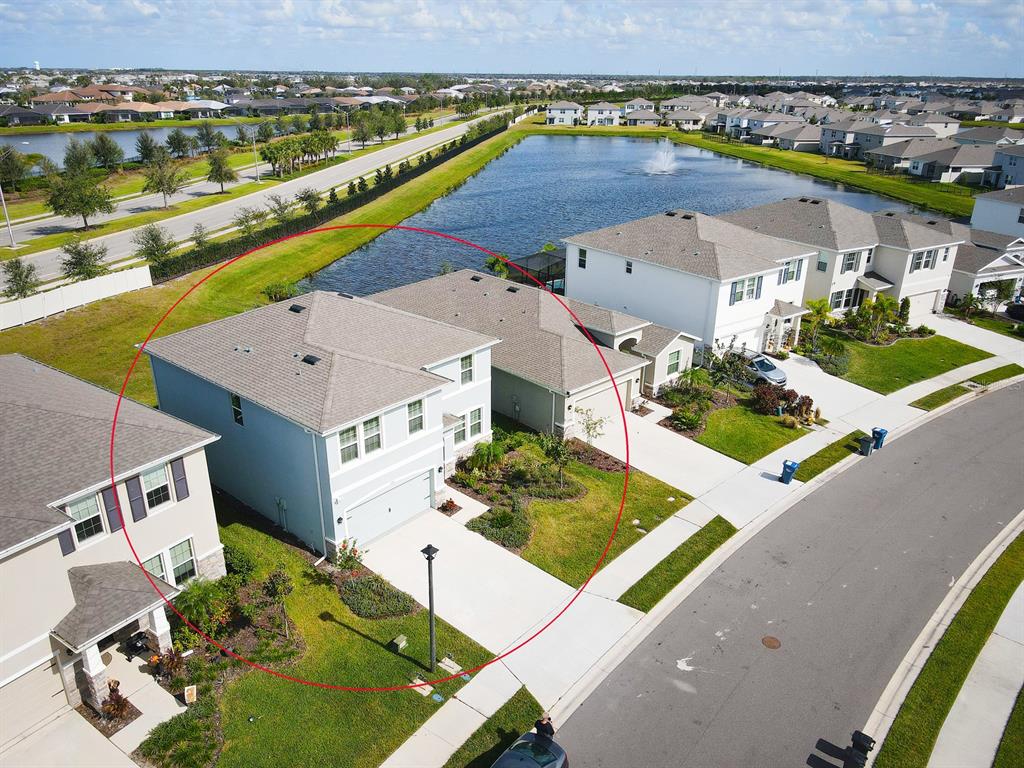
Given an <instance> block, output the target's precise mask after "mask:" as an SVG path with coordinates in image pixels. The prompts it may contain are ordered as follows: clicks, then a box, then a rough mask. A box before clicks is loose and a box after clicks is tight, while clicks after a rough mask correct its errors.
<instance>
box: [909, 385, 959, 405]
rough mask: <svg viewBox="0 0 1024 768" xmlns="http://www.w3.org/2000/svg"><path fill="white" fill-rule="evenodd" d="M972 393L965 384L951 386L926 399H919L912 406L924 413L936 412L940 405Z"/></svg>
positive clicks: (927, 396) (931, 393)
mask: <svg viewBox="0 0 1024 768" xmlns="http://www.w3.org/2000/svg"><path fill="white" fill-rule="evenodd" d="M970 391H971V390H969V389H968V388H967V387H965V386H964V385H963V384H950V385H949V386H948V387H943V388H942V389H937V390H935V391H934V392H930V393H929V394H927V395H925V396H924V397H919V398H918V399H917V400H915V401H914V402H912V403H911V405H912V406H913V407H914V408H920V409H921V410H924V411H934V410H935V409H936V408H938V407H939V406H940V405H945V404H946V403H949V402H952V401H953V400H956V399H957V398H958V397H960V396H961V395H966V394H967V393H968V392H970Z"/></svg>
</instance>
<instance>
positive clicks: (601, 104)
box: [587, 101, 619, 112]
mask: <svg viewBox="0 0 1024 768" xmlns="http://www.w3.org/2000/svg"><path fill="white" fill-rule="evenodd" d="M587 109H610V110H613V111H615V112H618V111H619V108H618V107H617V106H615V105H614V104H609V103H608V102H607V101H599V102H598V103H597V104H591V105H590V106H589V107H587Z"/></svg>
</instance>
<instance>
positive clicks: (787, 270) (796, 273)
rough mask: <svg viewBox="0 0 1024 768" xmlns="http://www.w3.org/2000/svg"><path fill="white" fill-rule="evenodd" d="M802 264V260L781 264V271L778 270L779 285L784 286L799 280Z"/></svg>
mask: <svg viewBox="0 0 1024 768" xmlns="http://www.w3.org/2000/svg"><path fill="white" fill-rule="evenodd" d="M802 263H803V259H793V260H792V261H787V262H786V263H785V264H783V265H782V269H780V270H779V285H784V284H786V283H788V282H789V281H790V280H799V279H800V265H801V264H802Z"/></svg>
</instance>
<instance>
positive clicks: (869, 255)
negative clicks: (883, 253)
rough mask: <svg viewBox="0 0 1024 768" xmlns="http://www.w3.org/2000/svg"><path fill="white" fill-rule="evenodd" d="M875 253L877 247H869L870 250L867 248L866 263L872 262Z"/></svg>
mask: <svg viewBox="0 0 1024 768" xmlns="http://www.w3.org/2000/svg"><path fill="white" fill-rule="evenodd" d="M874 255H875V249H874V248H868V250H867V258H866V259H865V260H864V263H865V264H870V263H871V257H873V256H874Z"/></svg>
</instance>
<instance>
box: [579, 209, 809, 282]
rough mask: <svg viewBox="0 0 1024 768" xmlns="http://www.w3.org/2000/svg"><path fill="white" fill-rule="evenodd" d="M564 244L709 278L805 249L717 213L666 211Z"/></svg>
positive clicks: (766, 265) (773, 263) (765, 265)
mask: <svg viewBox="0 0 1024 768" xmlns="http://www.w3.org/2000/svg"><path fill="white" fill-rule="evenodd" d="M565 240H566V242H570V243H574V244H576V245H580V246H583V247H584V248H595V249H597V250H602V251H609V252H611V253H616V254H619V255H620V256H624V257H626V258H628V259H636V260H638V261H646V262H650V263H652V264H659V265H661V266H663V267H668V268H670V269H677V270H679V271H681V272H688V273H690V274H693V275H698V276H700V277H708V278H711V279H713V280H731V279H732V278H735V277H741V276H744V275H750V274H755V273H757V272H765V271H767V270H769V269H772V268H775V267H777V266H778V264H779V262H781V261H785V260H787V259H792V258H797V257H800V256H803V255H806V254H807V253H808V249H807V248H804V247H801V246H798V245H793V244H791V243H786V242H783V241H781V240H778V239H776V238H774V237H766V236H764V235H761V234H758V233H757V232H751V231H750V230H749V229H745V228H743V227H742V226H737V225H735V224H731V223H729V222H728V221H726V220H724V217H721V216H718V217H716V216H707V215H705V214H703V213H697V212H695V211H686V210H679V211H669V212H668V213H662V214H658V215H656V216H648V217H646V218H643V219H636V220H635V221H628V222H626V223H624V224H617V225H615V226H612V227H605V228H604V229H595V230H594V231H592V232H584V233H582V234H579V235H573V236H572V237H567V238H565Z"/></svg>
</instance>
